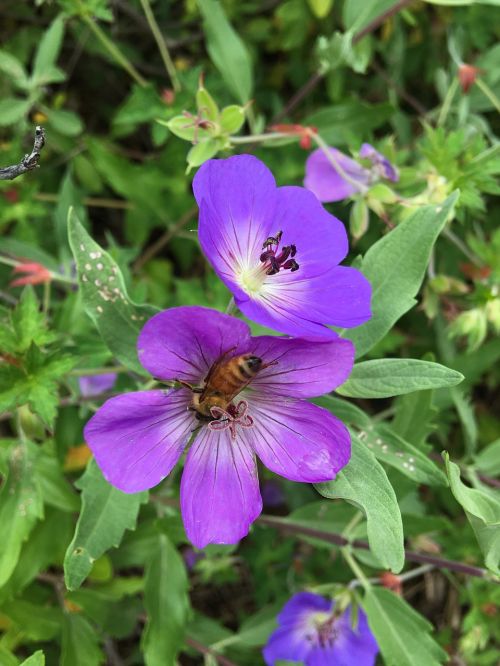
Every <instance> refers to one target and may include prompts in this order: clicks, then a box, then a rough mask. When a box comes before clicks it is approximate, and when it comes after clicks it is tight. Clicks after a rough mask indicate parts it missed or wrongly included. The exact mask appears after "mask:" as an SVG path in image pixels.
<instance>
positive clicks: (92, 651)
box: [59, 613, 105, 666]
mask: <svg viewBox="0 0 500 666" xmlns="http://www.w3.org/2000/svg"><path fill="white" fill-rule="evenodd" d="M104 661H105V660H104V655H103V654H102V652H101V650H100V649H99V637H98V635H97V633H96V631H95V629H94V628H93V627H92V625H91V624H90V623H89V622H88V620H87V619H86V618H85V617H83V616H82V615H81V614H80V613H65V614H64V623H63V632H62V645H61V661H60V662H59V663H60V666H99V664H102V663H103V662H104Z"/></svg>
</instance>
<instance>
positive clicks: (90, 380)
mask: <svg viewBox="0 0 500 666" xmlns="http://www.w3.org/2000/svg"><path fill="white" fill-rule="evenodd" d="M117 376H118V375H117V374H116V372H106V373H105V374H103V375H86V376H84V377H80V379H79V380H78V383H79V385H80V393H81V394H82V395H83V396H84V397H85V398H91V397H92V396H94V395H99V394H100V393H104V392H105V391H109V390H110V389H112V388H113V386H114V385H115V382H116V378H117Z"/></svg>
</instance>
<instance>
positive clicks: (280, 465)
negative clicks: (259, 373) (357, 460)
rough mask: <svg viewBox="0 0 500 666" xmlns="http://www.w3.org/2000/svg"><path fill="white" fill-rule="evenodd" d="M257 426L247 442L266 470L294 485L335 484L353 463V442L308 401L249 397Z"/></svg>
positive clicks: (337, 423)
mask: <svg viewBox="0 0 500 666" xmlns="http://www.w3.org/2000/svg"><path fill="white" fill-rule="evenodd" d="M245 398H246V400H247V401H248V405H249V408H248V413H249V415H250V416H251V418H252V419H253V426H252V427H251V428H248V429H245V431H244V437H245V438H246V440H247V441H248V443H249V445H250V446H251V447H252V448H253V449H254V451H255V452H256V453H257V455H258V456H259V458H260V459H261V460H262V462H263V463H264V465H265V466H266V467H268V468H269V469H270V470H272V471H273V472H275V473H276V474H279V475H280V476H284V477H285V478H287V479H290V480H291V481H304V482H306V483H319V482H321V481H331V480H332V479H334V478H335V475H336V474H337V472H339V471H340V470H341V469H342V468H343V467H345V465H347V463H348V462H349V459H350V456H351V438H350V435H349V432H348V430H347V428H346V427H345V425H344V424H343V423H342V421H340V420H339V419H338V418H337V417H335V416H334V415H333V414H331V413H330V412H329V411H327V410H326V409H322V408H321V407H317V406H316V405H311V404H310V403H308V402H305V401H303V400H294V399H286V398H281V399H280V398H279V397H278V396H276V395H269V396H267V395H265V394H263V393H261V394H258V393H250V392H249V393H248V394H245Z"/></svg>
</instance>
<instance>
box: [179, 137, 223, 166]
mask: <svg viewBox="0 0 500 666" xmlns="http://www.w3.org/2000/svg"><path fill="white" fill-rule="evenodd" d="M221 148H222V145H221V142H220V141H219V139H205V140H204V141H200V142H199V143H197V144H196V145H195V146H193V147H192V148H190V150H189V152H188V154H187V158H186V159H187V163H188V173H189V171H190V170H191V169H192V168H193V167H198V166H201V165H202V164H203V163H204V162H206V161H207V160H209V159H210V158H211V157H213V156H214V155H217V153H218V152H219V150H220V149H221Z"/></svg>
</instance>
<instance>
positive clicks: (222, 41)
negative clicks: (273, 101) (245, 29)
mask: <svg viewBox="0 0 500 666" xmlns="http://www.w3.org/2000/svg"><path fill="white" fill-rule="evenodd" d="M198 7H199V8H200V12H201V14H202V16H203V24H204V27H205V34H206V38H207V51H208V54H209V56H210V58H211V60H212V62H213V63H214V65H215V66H216V67H217V69H218V70H219V72H220V74H221V76H222V78H223V79H224V81H225V82H226V84H227V86H228V88H229V89H230V90H231V92H232V93H233V95H235V97H237V98H238V99H239V101H240V102H241V103H242V104H245V103H246V102H248V101H249V100H250V98H251V96H252V90H253V74H252V62H251V60H250V56H249V54H248V51H247V49H246V47H245V44H244V43H243V41H242V40H241V38H240V36H239V35H238V34H237V33H236V32H235V30H234V28H233V27H232V26H231V24H230V23H229V21H228V20H227V17H226V15H225V13H224V9H223V6H222V4H221V3H220V2H217V0H198Z"/></svg>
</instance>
